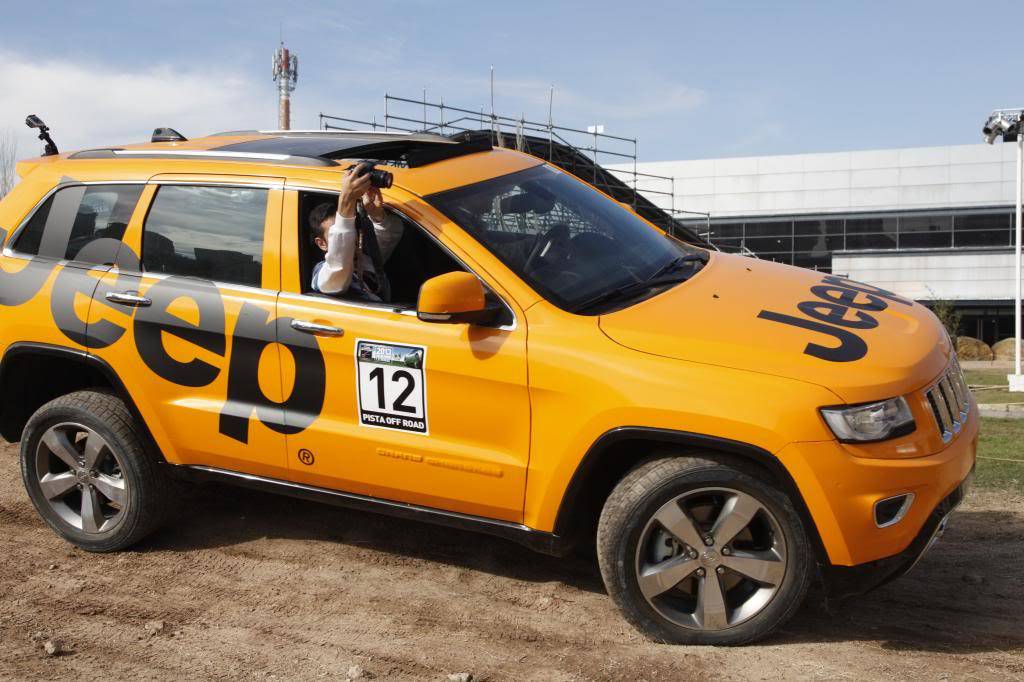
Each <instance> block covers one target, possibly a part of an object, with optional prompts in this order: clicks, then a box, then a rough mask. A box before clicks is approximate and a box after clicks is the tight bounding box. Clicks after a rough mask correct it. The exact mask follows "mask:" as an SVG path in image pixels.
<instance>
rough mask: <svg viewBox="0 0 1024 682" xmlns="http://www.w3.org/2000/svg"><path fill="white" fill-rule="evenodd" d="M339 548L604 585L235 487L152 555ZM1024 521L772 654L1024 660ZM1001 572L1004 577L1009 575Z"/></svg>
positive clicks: (945, 556)
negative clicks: (271, 543) (242, 547)
mask: <svg viewBox="0 0 1024 682" xmlns="http://www.w3.org/2000/svg"><path fill="white" fill-rule="evenodd" d="M268 537H269V538H275V537H279V538H287V539H290V540H309V541H313V542H329V543H340V544H342V545H350V546H358V547H360V548H362V549H368V550H372V551H376V552H385V553H388V554H392V555H396V556H401V557H404V558H406V559H416V560H422V561H428V562H437V563H442V564H446V565H450V566H456V567H458V568H462V569H469V570H475V571H482V572H486V573H490V574H492V575H497V576H502V577H506V578H510V579H513V580H518V581H526V582H536V583H545V582H561V583H563V584H564V585H566V586H569V587H572V588H575V589H579V590H584V591H587V592H593V593H604V591H605V590H604V586H603V584H602V582H601V576H600V573H599V572H598V569H597V565H596V560H595V558H594V557H593V555H592V553H590V554H588V553H587V552H586V551H583V552H580V553H576V554H573V555H570V556H568V557H565V558H557V557H550V556H546V555H542V554H538V553H535V552H533V551H530V550H529V549H526V548H525V547H521V546H519V545H517V544H515V543H513V542H511V541H508V540H504V539H502V538H496V537H489V536H484V535H479V534H476V533H472V532H469V531H463V530H458V529H452V528H446V527H442V526H435V525H432V524H427V523H421V522H417V521H410V520H406V519H396V518H391V517H387V516H382V515H378V514H371V513H367V512H360V511H355V510H348V509H341V508H337V507H332V506H328V505H323V504H317V503H314V502H308V501H304V500H297V499H292V498H287V497H281V496H278V495H272V494H269V493H263V492H257V491H252V490H246V489H241V488H235V487H231V486H222V485H218V484H210V485H205V486H200V487H198V488H197V489H196V490H194V491H190V492H188V493H186V495H185V497H184V498H183V499H182V509H181V511H180V513H179V514H177V516H176V518H175V520H174V522H173V523H172V524H170V525H169V527H168V528H166V529H165V530H163V531H162V532H160V533H158V534H157V535H155V536H153V538H152V539H150V540H148V541H146V542H144V543H143V544H141V545H139V546H138V547H137V549H138V550H139V551H143V552H165V551H172V552H177V551H194V550H197V549H213V548H218V547H229V546H232V545H237V544H241V543H245V542H248V541H252V540H256V539H262V538H268ZM1021 556H1024V519H1021V518H1020V517H1018V516H1016V515H1014V514H1011V513H1004V512H998V511H960V512H958V513H957V514H956V516H955V517H954V518H953V523H951V527H950V529H949V531H947V533H946V536H945V537H944V538H943V539H942V540H941V541H940V542H939V544H937V545H936V546H935V548H934V549H933V550H932V551H931V553H930V554H929V555H928V556H927V557H926V558H925V560H924V561H923V562H922V563H921V564H920V565H919V566H918V567H917V568H916V569H915V570H914V571H913V572H912V573H910V574H909V575H907V576H904V577H902V578H900V579H899V580H897V581H894V582H893V583H890V584H888V585H886V586H883V587H881V588H879V589H878V590H875V591H874V592H871V593H869V594H867V595H864V596H861V597H856V598H851V599H847V600H844V601H839V602H837V601H834V600H833V601H829V600H826V599H825V598H824V593H823V591H822V590H821V588H820V587H815V588H813V589H812V593H811V595H810V597H809V599H808V600H807V603H806V605H805V606H804V607H803V608H802V609H801V610H800V611H799V612H798V613H797V615H796V616H795V617H794V618H793V619H792V621H790V622H789V623H788V624H787V625H786V626H785V627H784V628H783V629H782V630H780V631H779V632H778V633H776V634H775V635H774V636H772V637H771V638H770V639H769V640H766V641H765V643H766V644H799V643H830V642H834V643H840V642H848V641H872V642H878V643H879V644H880V645H881V646H883V647H884V648H887V649H891V650H908V651H931V652H943V653H968V652H980V651H996V650H1001V651H1006V652H1010V651H1024V628H1021V627H1020V622H1021V621H1020V615H1019V614H1020V613H1021V612H1024V591H1022V590H1021V589H1020V586H1019V578H1018V575H1017V571H1016V567H1017V566H1019V557H1021ZM992 566H1002V567H1006V568H1004V569H1003V570H1002V571H1001V572H996V571H992V570H990V567H992Z"/></svg>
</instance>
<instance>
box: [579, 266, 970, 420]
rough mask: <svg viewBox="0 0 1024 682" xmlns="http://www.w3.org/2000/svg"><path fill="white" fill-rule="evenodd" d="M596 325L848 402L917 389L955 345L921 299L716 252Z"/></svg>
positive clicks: (643, 343)
mask: <svg viewBox="0 0 1024 682" xmlns="http://www.w3.org/2000/svg"><path fill="white" fill-rule="evenodd" d="M599 324H600V327H601V329H602V331H603V332H604V333H605V334H606V335H607V336H608V337H609V338H611V339H612V340H613V341H615V342H616V343H619V344H621V345H623V346H626V347H628V348H632V349H634V350H638V351H641V352H644V353H651V354H654V355H661V356H664V357H668V358H676V359H680V360H688V361H691V362H701V363H706V364H713V365H720V366H723V367H731V368H734V369H743V370H750V371H754V372H762V373H767V374H773V375H776V376H781V377H787V378H790V379H797V380H800V381H805V382H809V383H813V384H817V385H819V386H823V387H825V388H828V389H830V390H831V391H832V392H834V393H835V394H837V395H838V396H839V397H840V398H842V399H843V400H845V401H846V402H849V403H859V402H867V401H871V400H879V399H882V398H889V397H893V396H897V395H904V394H906V393H909V392H911V391H913V390H916V389H918V388H921V387H922V386H924V385H925V384H926V383H928V382H929V381H931V380H932V379H933V378H934V377H936V376H937V375H938V374H939V373H940V372H941V371H942V370H943V369H944V368H945V367H946V365H947V364H948V362H949V359H950V355H951V353H952V349H951V346H950V343H949V337H948V336H947V334H946V332H945V330H944V329H943V328H942V325H941V324H940V323H939V321H938V320H937V319H936V317H935V316H934V315H933V314H932V313H931V311H929V310H928V309H927V308H925V307H924V306H922V305H920V304H918V303H914V302H913V301H910V300H908V299H905V298H903V297H901V296H898V295H896V294H894V293H892V292H889V291H886V290H884V289H879V288H877V287H873V286H870V285H867V284H861V283H859V282H854V281H852V280H848V279H845V278H843V277H841V276H833V275H828V274H825V273H822V272H815V271H813V270H806V269H804V268H796V267H792V266H788V265H781V264H779V263H772V262H769V261H764V260H758V259H755V258H746V257H743V256H734V255H729V254H721V253H714V254H712V256H711V260H710V261H709V262H708V264H707V265H706V266H705V267H704V268H703V269H702V270H701V272H699V273H698V274H697V275H696V276H694V277H693V278H692V279H690V280H689V281H687V282H684V283H682V284H679V285H676V286H674V287H672V288H671V289H669V290H667V291H665V292H662V293H661V294H659V295H657V296H654V297H653V298H650V299H648V300H646V301H643V302H641V303H638V304H637V305H634V306H631V307H629V308H626V309H624V310H620V311H617V312H614V313H610V314H607V315H602V316H601V318H600V322H599Z"/></svg>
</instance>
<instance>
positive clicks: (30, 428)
mask: <svg viewBox="0 0 1024 682" xmlns="http://www.w3.org/2000/svg"><path fill="white" fill-rule="evenodd" d="M79 426H80V427H82V430H81V431H77V427H79ZM76 431H77V434H76V433H75V432H76ZM89 431H91V432H93V433H95V434H97V435H98V436H99V437H100V438H101V439H102V442H103V445H104V448H103V450H102V453H101V454H100V455H98V458H97V459H98V460H102V462H101V464H100V465H97V466H103V467H108V468H109V470H110V471H111V472H112V473H111V474H110V476H109V477H108V480H113V481H117V485H119V486H121V487H123V490H119V493H118V495H117V497H118V498H119V499H120V500H122V501H119V502H111V499H113V498H111V499H107V498H105V497H103V496H102V495H101V496H100V497H94V498H92V499H94V500H100V501H101V502H102V504H97V503H95V502H93V503H91V504H95V505H96V507H95V508H100V507H102V508H103V510H101V512H100V516H98V517H97V516H93V515H92V514H89V516H91V517H92V518H93V519H96V518H101V519H103V521H102V523H100V524H96V523H93V524H92V525H93V527H94V528H96V529H97V530H95V531H94V532H87V531H86V528H87V522H86V521H84V519H85V517H86V516H87V514H86V510H85V507H84V506H83V504H84V496H85V495H86V494H88V493H91V491H92V488H93V487H96V488H97V489H99V488H100V484H99V483H98V482H97V480H96V479H94V478H89V477H88V476H89V474H85V473H81V472H80V475H81V476H82V477H83V478H76V479H75V480H76V481H80V483H76V484H74V485H75V486H77V491H76V490H75V489H70V490H69V491H68V492H67V493H63V495H64V497H61V498H59V499H56V498H51V499H53V500H54V501H51V499H48V498H47V495H46V494H44V492H43V485H44V484H43V482H42V478H43V477H45V478H48V479H52V478H53V477H55V476H61V477H63V478H64V479H67V475H68V474H70V475H71V476H72V477H75V476H76V470H75V469H74V468H73V467H70V466H69V465H67V464H66V460H67V454H68V451H67V449H65V448H58V449H61V450H62V452H63V453H64V454H65V457H64V458H61V457H60V456H57V455H52V454H50V453H51V452H52V450H51V449H50V448H49V447H46V448H43V449H42V450H41V449H40V442H41V440H42V439H43V438H44V436H47V437H52V434H64V435H65V436H68V437H69V441H68V442H70V441H73V440H75V438H78V439H80V440H79V441H78V444H75V447H76V448H77V450H78V451H79V452H81V451H82V450H84V449H85V448H86V445H85V444H84V443H85V441H86V440H87V435H88V433H89ZM48 434H50V435H49V436H48ZM69 434H70V435H69ZM97 442H101V441H97ZM146 442H147V441H146V439H145V438H144V437H143V436H142V432H141V430H140V429H139V427H138V425H137V424H136V421H135V419H134V418H133V417H132V414H131V412H129V410H128V408H127V407H126V406H125V404H124V402H123V401H121V400H120V399H119V398H117V397H116V396H114V395H112V394H110V393H106V392H103V391H99V390H93V391H77V392H75V393H69V394H68V395H65V396H61V397H59V398H57V399H55V400H52V401H50V402H49V403H46V404H45V405H43V406H42V407H41V408H39V410H37V411H36V413H35V414H33V415H32V417H31V418H30V419H29V421H28V423H27V424H26V425H25V430H24V432H23V433H22V438H21V474H22V480H23V482H24V484H25V489H26V490H27V491H28V495H29V498H30V499H31V500H32V504H33V505H35V508H36V511H38V512H39V515H40V516H41V517H42V518H43V520H44V521H46V523H47V524H49V526H50V527H51V528H53V530H54V531H55V532H56V533H57V534H58V535H60V536H61V537H62V538H64V539H65V540H67V541H68V542H70V543H71V544H73V545H75V546H77V547H81V548H82V549H84V550H87V551H90V552H114V551H117V550H121V549H124V548H126V547H130V546H131V545H133V544H135V543H137V542H138V541H139V540H141V539H143V538H144V537H146V536H147V535H149V534H150V533H152V532H153V531H154V530H156V529H157V528H158V527H159V526H160V525H161V523H162V522H163V521H164V519H165V518H166V517H167V511H168V509H169V508H170V505H171V502H172V500H173V499H174V496H175V491H177V490H178V483H177V481H175V480H174V479H172V478H171V477H170V476H168V475H167V474H166V473H165V471H164V466H165V465H162V463H160V462H159V461H158V460H157V458H156V457H155V456H154V454H153V453H151V452H149V451H148V450H147V448H146V447H145V446H144V443H146ZM41 461H42V462H44V463H43V464H40V463H39V462H41ZM47 461H49V462H53V463H55V464H56V468H58V469H62V468H64V467H67V468H68V471H60V472H59V473H56V474H54V473H49V474H44V473H40V472H41V471H42V469H43V468H46V467H47V466H48V465H47V464H45V462H47ZM84 461H85V460H84V459H80V460H79V464H81V463H82V462H84ZM83 466H84V465H83ZM101 474H102V472H100V474H97V476H99V475H101ZM102 475H105V474H102ZM67 480H68V483H64V482H63V481H62V482H61V484H60V485H61V487H64V486H65V485H70V484H71V481H70V479H67ZM93 484H95V486H94V485H93ZM83 487H84V488H85V489H84V490H83ZM51 492H52V490H51ZM76 496H77V497H76ZM75 500H78V505H77V506H78V507H79V508H80V512H79V515H78V519H79V521H81V524H80V525H81V527H78V525H76V523H75V521H74V520H73V519H74V506H75V504H74V501H75ZM93 508H94V507H93V506H91V505H90V507H89V509H90V511H91V510H92V509H93ZM104 512H105V513H106V514H107V515H108V516H109V518H108V516H103V514H104ZM69 517H70V518H71V519H72V520H69ZM108 526H109V527H108Z"/></svg>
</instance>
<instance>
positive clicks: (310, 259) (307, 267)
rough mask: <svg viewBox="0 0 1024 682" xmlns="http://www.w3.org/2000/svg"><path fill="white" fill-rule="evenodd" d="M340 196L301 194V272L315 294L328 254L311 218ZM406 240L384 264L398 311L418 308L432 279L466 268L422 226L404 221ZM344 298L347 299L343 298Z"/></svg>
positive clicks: (307, 287)
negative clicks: (423, 289) (315, 281)
mask: <svg viewBox="0 0 1024 682" xmlns="http://www.w3.org/2000/svg"><path fill="white" fill-rule="evenodd" d="M337 202H338V197H337V195H331V194H319V193H315V192H301V193H300V194H299V235H300V240H301V243H300V245H299V246H300V249H299V252H300V259H299V260H300V271H301V281H302V290H303V292H304V293H310V292H311V290H312V289H311V286H310V284H311V282H312V279H313V268H314V266H315V265H316V264H317V263H319V262H320V261H322V260H323V259H324V255H325V254H324V252H323V251H321V250H320V248H319V247H317V245H316V244H315V243H314V242H313V240H312V238H311V236H310V230H311V227H310V223H309V216H310V214H311V213H312V212H313V210H314V209H315V208H316V207H317V206H319V205H321V204H324V203H329V204H336V203H337ZM401 220H402V223H403V230H402V238H401V239H400V240H399V241H398V244H397V245H395V247H394V249H393V250H392V251H391V253H390V254H388V257H387V259H386V260H385V263H384V272H385V273H386V274H387V277H388V282H389V284H390V289H391V300H390V301H389V303H391V304H393V305H394V306H395V307H398V308H415V307H416V301H417V299H418V297H419V292H420V286H422V285H423V283H424V282H425V281H427V280H428V279H430V278H431V277H436V276H438V275H443V274H445V273H447V272H455V271H458V270H463V269H464V268H463V267H462V266H461V265H460V264H459V263H458V262H457V261H456V260H455V259H454V258H452V257H451V256H450V255H449V254H448V252H447V251H445V250H444V249H443V248H442V247H440V246H438V244H437V242H435V241H434V240H433V239H432V238H431V237H430V236H428V235H427V233H426V232H425V231H424V230H423V228H422V227H420V226H419V225H417V224H415V223H413V222H410V221H408V220H405V219H404V218H403V219H401ZM341 298H345V297H344V296H341Z"/></svg>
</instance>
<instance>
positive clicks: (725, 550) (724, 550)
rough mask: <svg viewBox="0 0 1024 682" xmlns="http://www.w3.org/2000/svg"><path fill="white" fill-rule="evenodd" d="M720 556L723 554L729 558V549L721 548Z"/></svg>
mask: <svg viewBox="0 0 1024 682" xmlns="http://www.w3.org/2000/svg"><path fill="white" fill-rule="evenodd" d="M722 554H724V555H726V556H729V555H730V554H732V550H731V549H729V548H728V547H723V548H722Z"/></svg>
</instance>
